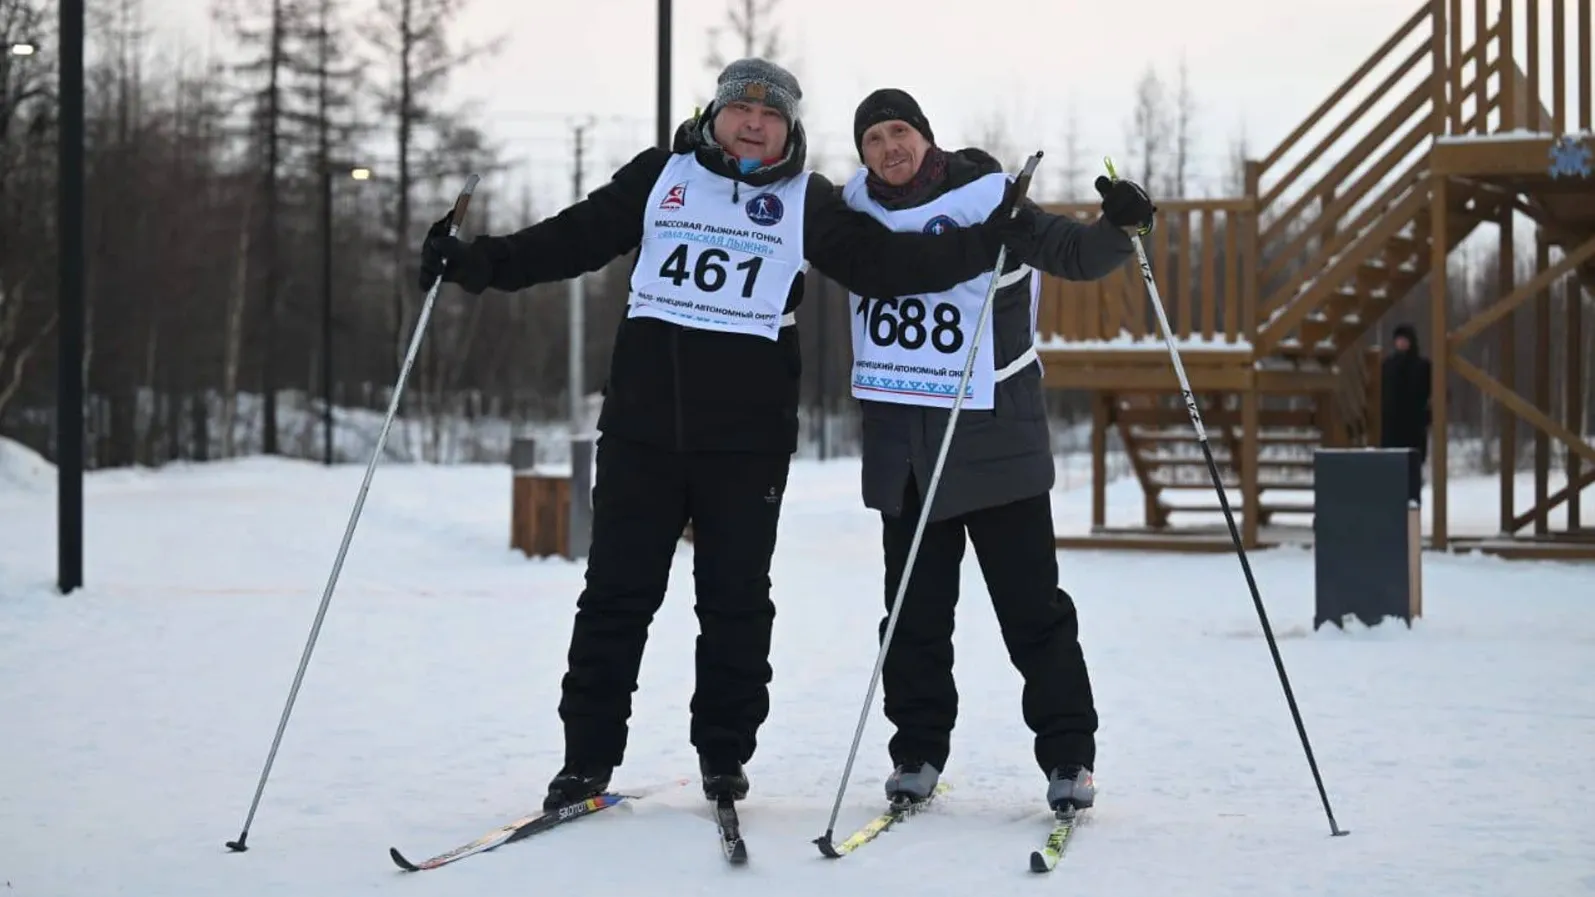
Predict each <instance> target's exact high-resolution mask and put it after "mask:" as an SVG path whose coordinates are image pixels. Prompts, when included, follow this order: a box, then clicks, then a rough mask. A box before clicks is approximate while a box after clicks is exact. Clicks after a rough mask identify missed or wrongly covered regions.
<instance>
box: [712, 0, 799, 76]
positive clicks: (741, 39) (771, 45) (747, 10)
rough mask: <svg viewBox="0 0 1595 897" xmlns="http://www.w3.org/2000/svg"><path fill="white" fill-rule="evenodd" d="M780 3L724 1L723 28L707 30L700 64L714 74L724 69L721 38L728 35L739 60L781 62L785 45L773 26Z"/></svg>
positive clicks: (760, 0)
mask: <svg viewBox="0 0 1595 897" xmlns="http://www.w3.org/2000/svg"><path fill="white" fill-rule="evenodd" d="M780 5H781V0H727V3H726V21H725V24H724V25H717V26H712V27H710V28H709V52H708V55H706V56H705V57H704V60H703V64H704V65H705V66H706V67H707V68H708V69H709V71H711V72H714V73H717V74H718V73H719V71H720V70H721V69H723V68H725V67H726V63H728V62H730V61H731V60H729V59H727V58H726V56H725V54H724V53H722V52H721V51H720V37H721V35H722V34H728V36H729V37H730V38H731V42H732V46H734V47H736V49H737V52H738V53H739V54H740V55H741V57H744V58H745V57H749V56H758V57H760V58H763V59H768V60H770V61H771V62H777V61H779V60H780V58H781V55H782V52H783V50H784V45H783V44H782V42H781V26H779V25H777V24H775V21H774V20H775V10H776V7H778V6H780Z"/></svg>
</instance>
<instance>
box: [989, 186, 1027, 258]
mask: <svg viewBox="0 0 1595 897" xmlns="http://www.w3.org/2000/svg"><path fill="white" fill-rule="evenodd" d="M1018 189H1019V187H1018V181H1009V182H1008V189H1007V190H1006V191H1005V192H1004V193H1003V195H1002V202H999V203H997V208H995V209H993V210H992V212H991V214H990V215H987V216H986V220H985V221H983V222H981V224H980V229H981V232H982V235H983V236H984V237H985V238H986V240H987V247H988V248H989V249H990V251H991V253H992V256H993V259H995V257H996V254H997V247H998V246H1006V247H1008V252H1009V253H1010V254H1011V255H1014V256H1017V257H1019V258H1029V257H1030V255H1031V253H1033V252H1034V251H1035V248H1036V239H1037V238H1036V207H1035V206H1034V205H1032V204H1031V203H1029V202H1028V201H1023V202H1018V209H1019V211H1018V214H1014V204H1015V202H1016V201H1018V198H1017V197H1016V196H1015V194H1016V193H1017V192H1018Z"/></svg>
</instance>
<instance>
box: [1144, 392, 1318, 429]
mask: <svg viewBox="0 0 1595 897" xmlns="http://www.w3.org/2000/svg"><path fill="white" fill-rule="evenodd" d="M1198 404H1200V398H1198ZM1211 404H1212V403H1208V405H1209V407H1206V408H1202V426H1203V427H1205V428H1207V429H1209V430H1211V429H1216V428H1222V427H1226V426H1228V427H1239V426H1240V425H1241V412H1240V409H1239V408H1214V407H1211ZM1114 414H1115V420H1117V421H1120V422H1121V423H1126V424H1129V425H1131V426H1138V427H1148V426H1151V427H1160V426H1161V427H1170V426H1173V427H1179V426H1182V425H1189V424H1190V422H1191V413H1190V412H1189V411H1187V410H1186V409H1185V408H1184V407H1179V408H1170V407H1167V406H1164V407H1158V408H1122V409H1119V410H1118V411H1116V412H1114ZM1316 421H1317V418H1316V416H1315V415H1314V412H1313V410H1312V409H1311V408H1264V409H1261V410H1259V411H1258V413H1257V422H1258V425H1259V426H1262V427H1311V426H1313V424H1314V423H1315V422H1316Z"/></svg>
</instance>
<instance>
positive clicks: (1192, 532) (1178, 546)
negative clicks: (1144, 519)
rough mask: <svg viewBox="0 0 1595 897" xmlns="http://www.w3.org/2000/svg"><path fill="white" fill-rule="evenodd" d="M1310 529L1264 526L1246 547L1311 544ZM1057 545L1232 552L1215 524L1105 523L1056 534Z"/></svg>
mask: <svg viewBox="0 0 1595 897" xmlns="http://www.w3.org/2000/svg"><path fill="white" fill-rule="evenodd" d="M1312 535H1313V534H1312V530H1311V529H1310V528H1308V527H1304V526H1265V527H1260V528H1259V531H1258V540H1257V544H1256V545H1255V546H1252V548H1251V549H1250V550H1253V551H1257V550H1266V549H1270V548H1283V547H1308V546H1311V545H1312ZM1057 545H1058V548H1059V549H1060V550H1066V551H1166V552H1174V553H1178V554H1224V553H1230V554H1233V553H1234V552H1235V540H1234V539H1233V538H1231V537H1230V534H1229V528H1228V527H1226V526H1223V525H1218V526H1180V527H1164V528H1159V527H1139V526H1133V527H1132V526H1126V527H1105V528H1102V529H1098V530H1095V531H1093V532H1091V533H1089V534H1084V535H1078V536H1059V537H1058V538H1057Z"/></svg>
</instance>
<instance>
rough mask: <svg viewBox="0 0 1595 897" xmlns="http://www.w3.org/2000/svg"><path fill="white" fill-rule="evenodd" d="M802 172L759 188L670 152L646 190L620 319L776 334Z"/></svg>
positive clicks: (803, 188) (793, 272) (796, 255)
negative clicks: (626, 299) (626, 305)
mask: <svg viewBox="0 0 1595 897" xmlns="http://www.w3.org/2000/svg"><path fill="white" fill-rule="evenodd" d="M807 191H808V175H807V173H805V174H803V175H800V176H797V177H791V178H786V179H784V180H781V181H777V182H776V183H774V184H769V185H767V186H764V187H750V186H748V185H747V184H738V183H737V182H735V181H732V180H731V179H730V178H725V177H721V176H720V175H717V174H715V173H713V172H711V171H709V170H708V169H706V168H704V167H703V166H702V165H700V164H698V160H697V159H695V158H693V157H692V156H691V155H690V154H689V155H681V154H677V155H673V156H671V157H670V161H669V162H667V163H665V168H664V171H662V172H660V174H659V179H658V180H656V181H655V182H654V186H653V190H652V191H651V192H650V193H649V194H648V204H647V206H646V207H645V209H644V211H643V214H644V215H645V216H646V217H645V218H644V219H643V228H642V245H641V248H640V251H639V253H638V257H637V266H636V267H635V268H634V269H632V273H631V297H630V300H629V306H630V308H629V311H628V312H627V316H628V317H633V318H658V319H660V320H664V321H670V322H672V323H675V324H680V325H682V326H684V327H694V328H699V329H705V330H720V331H725V332H728V333H749V334H754V335H756V336H762V337H765V338H767V339H771V340H773V339H775V338H776V337H777V336H778V335H779V332H780V329H781V323H782V311H783V310H784V309H785V308H786V301H787V296H788V295H789V294H790V292H791V289H792V279H793V278H794V277H796V276H797V274H798V272H799V270H801V269H802V267H803V213H804V208H803V203H804V197H805V195H806V193H807Z"/></svg>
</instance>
